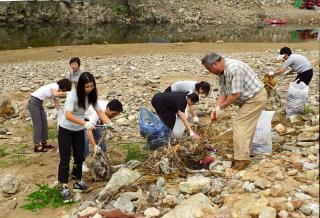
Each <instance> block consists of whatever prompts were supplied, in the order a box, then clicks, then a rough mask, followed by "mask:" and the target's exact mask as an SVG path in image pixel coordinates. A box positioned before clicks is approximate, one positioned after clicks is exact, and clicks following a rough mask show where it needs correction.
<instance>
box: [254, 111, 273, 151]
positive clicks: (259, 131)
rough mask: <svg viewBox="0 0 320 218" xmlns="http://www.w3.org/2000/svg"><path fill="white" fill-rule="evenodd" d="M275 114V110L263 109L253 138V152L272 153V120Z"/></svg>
mask: <svg viewBox="0 0 320 218" xmlns="http://www.w3.org/2000/svg"><path fill="white" fill-rule="evenodd" d="M273 115H274V111H262V113H261V115H260V118H259V120H258V123H257V126H256V131H255V132H254V136H253V140H252V145H251V153H252V154H271V153H272V139H271V128H272V126H271V121H272V118H273Z"/></svg>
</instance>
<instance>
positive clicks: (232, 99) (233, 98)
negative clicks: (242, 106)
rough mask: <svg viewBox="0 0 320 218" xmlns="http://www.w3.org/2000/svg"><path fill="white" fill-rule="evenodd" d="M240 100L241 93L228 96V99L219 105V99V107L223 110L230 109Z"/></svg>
mask: <svg viewBox="0 0 320 218" xmlns="http://www.w3.org/2000/svg"><path fill="white" fill-rule="evenodd" d="M239 98H240V92H238V93H235V94H232V95H228V96H227V98H226V99H225V100H224V101H222V100H221V102H220V103H219V99H218V106H219V107H221V108H222V109H224V108H226V107H228V106H229V105H230V104H232V103H233V102H235V101H236V100H238V99H239Z"/></svg>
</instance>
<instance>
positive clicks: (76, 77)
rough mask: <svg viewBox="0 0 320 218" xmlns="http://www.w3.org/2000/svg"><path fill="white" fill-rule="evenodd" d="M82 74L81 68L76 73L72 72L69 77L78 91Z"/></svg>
mask: <svg viewBox="0 0 320 218" xmlns="http://www.w3.org/2000/svg"><path fill="white" fill-rule="evenodd" d="M81 74H82V70H81V69H80V68H79V69H78V70H77V71H76V72H70V73H69V75H68V77H67V79H68V80H70V81H71V82H72V83H73V84H74V87H75V89H77V85H78V81H79V78H80V75H81Z"/></svg>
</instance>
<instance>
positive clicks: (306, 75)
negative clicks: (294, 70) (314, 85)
mask: <svg viewBox="0 0 320 218" xmlns="http://www.w3.org/2000/svg"><path fill="white" fill-rule="evenodd" d="M312 76H313V70H312V69H310V70H307V71H304V72H303V73H299V74H298V76H297V77H296V79H295V81H297V83H298V84H299V83H300V82H304V83H305V84H306V85H307V86H308V85H309V83H310V81H311V79H312Z"/></svg>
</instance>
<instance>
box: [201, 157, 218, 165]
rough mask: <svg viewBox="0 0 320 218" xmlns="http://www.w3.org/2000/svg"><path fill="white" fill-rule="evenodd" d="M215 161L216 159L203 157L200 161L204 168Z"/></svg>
mask: <svg viewBox="0 0 320 218" xmlns="http://www.w3.org/2000/svg"><path fill="white" fill-rule="evenodd" d="M214 161H215V159H214V158H213V157H203V158H202V159H201V160H200V164H201V165H203V166H209V165H210V164H211V163H212V162H214Z"/></svg>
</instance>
